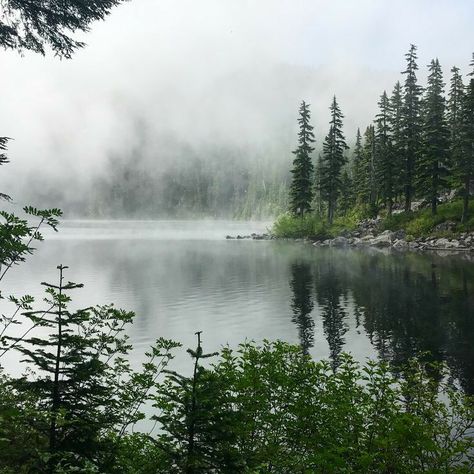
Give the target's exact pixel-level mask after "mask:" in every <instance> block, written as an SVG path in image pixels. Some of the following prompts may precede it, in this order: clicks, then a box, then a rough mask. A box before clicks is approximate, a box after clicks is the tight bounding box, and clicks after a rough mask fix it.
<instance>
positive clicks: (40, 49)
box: [0, 0, 125, 58]
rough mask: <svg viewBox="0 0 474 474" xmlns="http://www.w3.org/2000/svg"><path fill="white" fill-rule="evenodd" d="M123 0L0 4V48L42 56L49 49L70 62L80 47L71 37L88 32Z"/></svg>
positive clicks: (40, 0)
mask: <svg viewBox="0 0 474 474" xmlns="http://www.w3.org/2000/svg"><path fill="white" fill-rule="evenodd" d="M124 1H125V0H36V1H34V2H30V1H24V0H21V1H18V0H2V2H1V6H2V15H1V16H0V46H1V47H3V48H5V49H15V50H18V51H23V50H29V51H33V52H35V53H40V54H45V48H46V46H50V47H51V48H52V50H53V51H54V53H55V54H56V55H57V56H60V57H66V58H70V57H71V55H72V54H73V53H74V51H75V50H77V49H79V48H82V47H83V46H84V43H83V42H82V41H78V40H76V39H74V38H73V37H72V36H71V35H72V34H74V33H76V32H77V31H82V32H84V31H88V30H89V28H90V24H91V23H92V22H93V21H97V20H103V19H104V18H105V17H106V16H107V15H109V14H110V12H111V10H112V8H113V7H115V6H117V5H119V4H121V3H123V2H124Z"/></svg>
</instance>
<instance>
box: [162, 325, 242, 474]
mask: <svg viewBox="0 0 474 474" xmlns="http://www.w3.org/2000/svg"><path fill="white" fill-rule="evenodd" d="M196 335H197V337H198V345H197V348H196V349H195V350H192V349H188V351H187V352H188V353H189V354H190V356H191V358H192V359H193V361H194V364H193V372H192V375H191V376H189V377H186V376H183V375H181V374H179V373H177V372H174V371H165V372H167V374H168V375H167V378H166V380H165V381H164V383H163V386H162V387H161V388H160V389H159V390H158V395H157V397H156V399H155V405H154V406H155V407H156V408H158V409H159V411H160V414H159V415H157V416H154V417H153V418H154V419H155V420H157V421H158V422H159V423H160V424H161V425H162V429H163V433H162V434H161V435H160V436H159V439H158V442H159V445H160V446H162V447H163V448H164V451H165V455H166V457H167V464H168V466H167V467H168V468H167V469H166V471H165V470H162V471H160V472H180V473H181V472H182V473H186V474H197V473H205V472H229V473H230V472H242V465H243V461H242V460H241V459H240V456H239V453H238V450H237V449H236V448H235V438H236V435H237V433H236V432H235V431H233V430H232V427H233V426H235V424H236V420H237V418H236V417H237V415H238V414H237V413H235V412H234V413H233V412H232V410H231V407H232V399H231V397H230V394H229V392H228V391H227V388H228V386H227V385H226V382H227V381H226V380H225V379H224V378H218V377H217V376H216V373H215V372H214V371H213V370H210V369H206V368H204V367H203V366H202V365H201V362H202V360H203V359H207V358H210V357H214V356H216V355H218V353H217V352H216V353H209V354H205V353H204V351H203V348H202V345H201V332H197V333H196Z"/></svg>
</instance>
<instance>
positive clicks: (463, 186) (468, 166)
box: [455, 53, 474, 223]
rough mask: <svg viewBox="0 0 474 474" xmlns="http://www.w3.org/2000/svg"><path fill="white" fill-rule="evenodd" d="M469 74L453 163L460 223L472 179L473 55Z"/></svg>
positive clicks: (465, 217)
mask: <svg viewBox="0 0 474 474" xmlns="http://www.w3.org/2000/svg"><path fill="white" fill-rule="evenodd" d="M471 67H472V68H473V69H472V71H471V72H470V73H469V76H470V80H469V83H468V84H467V87H466V92H465V95H464V98H463V100H462V115H461V132H460V138H459V139H460V152H459V156H457V157H456V158H457V162H456V163H455V174H456V178H457V182H458V187H459V189H460V190H461V192H462V196H463V212H462V218H461V222H463V223H465V222H467V220H468V217H469V195H470V191H471V180H472V178H473V177H474V53H473V55H472V61H471Z"/></svg>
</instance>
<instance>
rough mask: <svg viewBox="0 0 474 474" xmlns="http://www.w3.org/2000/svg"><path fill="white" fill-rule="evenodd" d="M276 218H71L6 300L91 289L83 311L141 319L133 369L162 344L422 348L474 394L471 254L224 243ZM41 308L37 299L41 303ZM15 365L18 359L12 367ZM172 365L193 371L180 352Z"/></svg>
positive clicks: (359, 353)
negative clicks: (62, 272) (105, 307)
mask: <svg viewBox="0 0 474 474" xmlns="http://www.w3.org/2000/svg"><path fill="white" fill-rule="evenodd" d="M268 225H269V224H268V223H260V222H235V221H124V222H122V221H65V222H64V223H62V224H61V226H60V232H59V233H57V234H55V233H52V232H46V233H45V237H46V240H45V242H43V243H40V244H38V251H37V253H36V254H35V255H33V256H32V257H30V258H29V259H28V261H27V262H26V263H24V264H22V265H20V266H19V267H16V268H14V269H12V270H11V271H10V272H9V273H8V274H7V277H6V279H5V281H4V282H3V287H2V291H3V294H5V295H6V294H15V295H21V294H24V293H29V294H32V295H34V296H36V297H38V298H40V297H41V296H42V294H43V288H42V287H41V285H40V282H41V281H52V282H54V281H56V280H57V270H56V266H57V265H58V264H60V263H62V264H64V265H68V266H69V267H70V268H69V270H67V273H66V279H67V280H72V281H75V282H82V283H84V284H85V287H84V289H78V290H74V293H73V296H74V305H73V306H74V307H81V306H90V305H92V304H105V303H110V302H114V303H115V305H116V306H117V307H122V308H124V309H127V310H133V311H135V312H136V320H135V323H134V325H133V327H131V328H130V332H129V335H130V337H131V341H132V342H133V343H134V345H135V350H134V353H133V358H134V363H135V364H138V363H139V362H141V361H142V360H143V352H144V351H145V350H146V349H147V347H148V346H149V345H150V344H151V343H152V342H153V341H154V340H155V339H156V338H158V337H160V336H163V337H166V338H171V339H175V340H178V341H180V342H182V343H183V344H184V346H185V347H194V346H195V336H194V333H195V332H196V331H203V335H202V338H203V341H204V349H205V350H206V351H214V350H218V349H219V348H220V347H222V346H223V345H226V344H229V345H230V346H232V347H235V346H237V344H238V343H240V342H243V341H245V340H255V341H261V340H262V339H270V340H272V339H283V340H286V341H289V342H292V343H295V344H301V346H302V347H303V349H304V350H305V351H306V352H308V353H309V354H311V355H312V356H313V357H314V358H316V359H320V358H328V359H330V361H331V363H332V364H333V365H334V366H336V365H337V363H338V359H339V356H340V354H341V352H350V353H352V354H353V355H354V356H355V357H356V358H357V359H359V360H361V361H363V360H365V359H366V358H376V357H381V358H384V359H386V360H389V361H392V362H394V363H396V364H400V363H403V362H404V361H406V360H407V359H408V358H409V357H411V356H413V355H415V354H417V353H419V352H423V351H428V352H429V353H430V358H432V359H433V360H438V361H446V363H447V364H448V366H449V367H450V369H451V373H452V376H453V379H454V380H456V381H457V382H458V383H459V384H460V385H461V386H462V387H463V388H464V389H465V390H466V391H467V392H469V393H474V293H473V291H474V264H473V263H472V262H471V261H470V260H469V258H468V256H467V255H451V256H449V255H437V254H425V255H420V254H414V253H405V254H402V253H400V254H399V253H389V252H382V251H380V250H375V249H368V250H351V249H329V248H314V247H313V246H311V245H310V244H308V243H298V242H284V241H251V240H226V239H225V236H226V235H227V234H232V235H236V234H249V233H251V232H263V231H265V229H266V228H267V227H268ZM38 301H39V299H38ZM9 364H10V369H12V370H15V367H16V362H15V361H14V360H13V359H12V358H11V357H10V359H9V360H7V361H6V365H7V368H8V365H9ZM174 365H175V367H176V368H178V369H180V370H184V371H188V370H189V369H190V360H189V356H187V355H186V354H185V352H184V350H183V351H180V353H179V355H178V357H177V358H176V361H175V363H174Z"/></svg>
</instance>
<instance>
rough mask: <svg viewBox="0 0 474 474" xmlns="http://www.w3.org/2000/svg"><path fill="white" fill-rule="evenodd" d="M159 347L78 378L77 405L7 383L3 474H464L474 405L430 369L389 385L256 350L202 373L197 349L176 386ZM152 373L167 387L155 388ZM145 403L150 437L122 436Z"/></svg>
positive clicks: (346, 363)
mask: <svg viewBox="0 0 474 474" xmlns="http://www.w3.org/2000/svg"><path fill="white" fill-rule="evenodd" d="M102 334H103V333H102ZM162 342H163V341H162ZM167 344H169V343H164V346H166V347H167V349H165V350H163V349H164V346H162V347H161V350H162V352H156V353H155V359H154V360H155V362H152V363H150V362H148V363H147V364H146V365H145V366H144V369H143V372H142V373H141V374H134V375H132V376H131V377H129V378H125V379H123V380H121V379H122V375H123V373H122V369H121V368H119V366H121V365H123V364H124V361H121V362H120V363H117V362H116V363H113V364H110V363H109V367H108V368H107V369H106V368H105V367H104V370H106V371H108V372H110V374H109V375H110V377H106V378H104V379H103V381H102V383H99V384H97V382H98V379H97V378H95V377H91V376H85V377H84V376H83V377H79V373H76V374H75V376H74V378H73V379H69V382H70V383H72V384H73V386H76V387H81V394H80V396H79V395H78V394H77V393H76V394H74V393H72V392H71V391H70V390H68V388H69V383H68V382H66V381H64V382H63V383H61V385H60V387H61V388H60V391H59V404H58V405H57V406H56V408H55V405H54V399H53V396H52V395H51V394H52V393H53V391H52V388H53V385H54V380H53V379H52V378H51V377H48V376H44V375H42V374H39V373H37V374H36V375H34V374H29V376H28V377H26V378H19V379H16V378H11V377H7V376H6V375H3V376H2V379H1V384H0V393H1V397H0V401H1V403H0V447H1V449H0V469H1V471H0V472H3V473H13V472H24V473H27V472H28V473H30V472H31V473H33V472H34V473H41V472H54V473H59V472H91V473H92V472H104V473H147V474H148V473H171V472H177V473H178V472H188V473H198V472H229V473H231V472H232V473H236V472H242V473H244V472H248V473H269V472H276V473H284V472H288V473H289V472H321V473H323V472H324V473H327V472H334V473H337V472H341V473H342V472H361V473H367V472H374V473H380V472H397V473H398V472H400V473H404V472H405V473H414V472H432V473H433V472H466V473H467V472H472V469H473V468H474V452H473V448H474V439H473V438H472V436H471V434H472V429H473V415H474V404H473V399H472V398H469V397H466V396H464V395H463V394H462V393H461V392H459V391H457V390H456V389H455V388H453V387H451V386H449V385H448V384H446V383H444V382H443V381H442V380H440V378H441V379H443V377H442V375H440V368H439V367H437V368H436V369H433V368H431V367H429V366H425V365H424V364H422V363H421V362H416V361H413V362H412V363H411V364H410V365H409V366H407V367H406V369H405V371H404V373H403V376H402V378H401V379H396V378H394V376H393V375H392V374H391V372H390V370H389V367H388V366H387V365H385V364H383V363H377V362H368V363H367V364H365V365H364V366H361V365H360V364H358V363H356V362H355V361H354V360H353V359H352V358H351V357H350V356H348V355H343V356H342V357H341V359H340V365H339V366H338V367H337V369H336V370H335V371H333V369H332V368H331V366H330V364H329V363H327V362H324V361H322V362H314V361H312V360H311V359H310V358H309V357H308V356H306V355H304V354H303V353H302V351H301V349H300V348H299V347H295V346H291V345H288V344H285V343H283V342H273V343H270V342H265V343H264V344H263V345H261V346H258V345H255V344H248V343H247V344H243V345H241V346H240V347H239V348H238V349H237V350H236V351H233V350H231V349H229V348H225V349H223V350H222V351H221V352H220V354H219V356H218V359H217V360H216V361H214V362H213V363H212V364H211V365H210V366H209V367H208V368H204V367H203V366H202V365H201V360H202V359H203V358H207V357H209V356H210V355H209V354H204V353H203V350H202V346H201V345H200V344H199V345H198V347H197V349H196V350H194V351H189V352H190V354H191V356H192V358H193V366H194V371H193V375H191V376H189V377H185V376H183V375H180V374H177V373H175V372H172V371H165V372H164V373H163V371H162V370H161V369H159V367H160V366H161V364H162V363H163V362H164V361H165V360H167V359H168V358H169V357H170V355H169V352H168V349H170V350H171V347H170V346H167ZM100 360H101V361H102V362H103V361H104V360H106V356H104V358H103V359H94V356H93V355H91V357H90V358H88V359H85V360H83V362H82V364H83V365H84V366H87V365H88V364H93V365H94V364H97V363H100V362H99V361H100ZM158 361H159V362H158ZM149 364H151V365H149ZM165 365H166V364H165ZM433 372H435V373H436V374H437V375H438V377H437V379H436V380H435V379H434V378H433V377H432V376H431V375H430V374H432V373H433ZM159 373H161V374H162V375H163V376H164V378H163V379H157V378H156V376H157V375H158V374H159ZM113 380H117V382H113ZM38 387H41V388H42V390H41V391H38V390H37V388H38ZM35 388H36V389H35ZM137 393H138V394H139V395H138V397H137V395H136V394H137ZM73 400H74V402H75V403H74V404H72V403H71V402H72V401H73ZM81 400H83V401H84V402H86V401H87V402H88V403H87V404H86V403H84V405H81V404H80V401H81ZM145 402H148V403H152V404H153V407H154V408H153V410H152V412H151V413H152V415H151V418H152V419H153V420H155V421H156V423H157V427H156V434H154V435H153V434H150V433H146V432H140V431H138V432H133V430H132V429H131V426H132V424H133V423H134V422H135V421H137V420H139V419H141V418H142V417H143V415H141V412H142V411H143V403H145ZM78 403H79V405H78ZM137 403H138V404H137ZM53 417H55V420H56V428H55V429H56V444H55V448H54V451H51V441H50V436H49V427H50V426H51V423H52V419H53ZM124 427H128V428H127V429H124Z"/></svg>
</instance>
